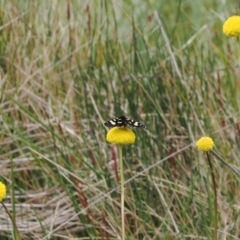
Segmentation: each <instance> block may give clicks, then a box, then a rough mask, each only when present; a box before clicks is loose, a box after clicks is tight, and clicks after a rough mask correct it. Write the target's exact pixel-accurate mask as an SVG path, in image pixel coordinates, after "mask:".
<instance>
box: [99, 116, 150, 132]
mask: <svg viewBox="0 0 240 240" xmlns="http://www.w3.org/2000/svg"><path fill="white" fill-rule="evenodd" d="M128 125H129V126H131V127H135V128H141V129H144V128H146V126H145V125H144V124H142V123H140V122H137V121H134V120H132V119H129V118H126V117H125V116H121V117H118V118H114V119H111V120H109V121H107V122H105V123H104V126H105V127H109V128H112V127H127V126H128Z"/></svg>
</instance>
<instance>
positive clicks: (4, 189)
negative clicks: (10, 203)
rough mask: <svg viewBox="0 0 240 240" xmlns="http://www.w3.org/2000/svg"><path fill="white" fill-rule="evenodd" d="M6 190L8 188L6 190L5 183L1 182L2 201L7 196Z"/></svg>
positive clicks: (0, 198)
mask: <svg viewBox="0 0 240 240" xmlns="http://www.w3.org/2000/svg"><path fill="white" fill-rule="evenodd" d="M6 192H7V190H6V186H5V184H3V183H2V182H0V202H1V201H2V200H3V198H5V196H6Z"/></svg>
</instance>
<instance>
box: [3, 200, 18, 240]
mask: <svg viewBox="0 0 240 240" xmlns="http://www.w3.org/2000/svg"><path fill="white" fill-rule="evenodd" d="M1 204H2V206H3V207H4V209H5V211H6V213H7V215H8V216H9V218H10V219H11V221H12V224H13V227H14V230H15V232H16V234H17V236H18V240H21V235H20V233H19V231H18V227H17V224H16V222H15V221H14V219H13V217H12V215H11V213H10V212H9V211H8V209H7V207H6V205H5V204H4V203H3V202H1Z"/></svg>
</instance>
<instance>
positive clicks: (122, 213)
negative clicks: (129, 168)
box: [118, 144, 125, 240]
mask: <svg viewBox="0 0 240 240" xmlns="http://www.w3.org/2000/svg"><path fill="white" fill-rule="evenodd" d="M118 149H119V162H120V178H121V179H120V181H121V219H122V240H125V222H124V171H123V158H122V145H121V144H119V145H118Z"/></svg>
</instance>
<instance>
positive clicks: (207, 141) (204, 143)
mask: <svg viewBox="0 0 240 240" xmlns="http://www.w3.org/2000/svg"><path fill="white" fill-rule="evenodd" d="M196 146H197V148H198V149H199V150H202V151H204V152H207V151H209V150H211V149H212V148H213V147H214V142H213V140H212V139H211V138H210V137H201V138H200V139H199V140H198V141H197V142H196Z"/></svg>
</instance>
